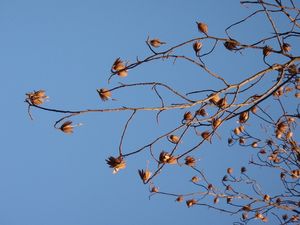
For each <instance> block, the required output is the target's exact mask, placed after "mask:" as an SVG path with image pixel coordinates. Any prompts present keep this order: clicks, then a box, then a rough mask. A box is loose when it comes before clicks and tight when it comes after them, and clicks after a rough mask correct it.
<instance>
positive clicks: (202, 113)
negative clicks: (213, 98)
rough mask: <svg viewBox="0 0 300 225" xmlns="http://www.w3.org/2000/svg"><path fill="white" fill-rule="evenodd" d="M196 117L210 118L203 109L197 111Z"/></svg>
mask: <svg viewBox="0 0 300 225" xmlns="http://www.w3.org/2000/svg"><path fill="white" fill-rule="evenodd" d="M196 115H200V116H208V114H207V112H206V111H205V109H204V108H201V109H199V110H197V111H196Z"/></svg>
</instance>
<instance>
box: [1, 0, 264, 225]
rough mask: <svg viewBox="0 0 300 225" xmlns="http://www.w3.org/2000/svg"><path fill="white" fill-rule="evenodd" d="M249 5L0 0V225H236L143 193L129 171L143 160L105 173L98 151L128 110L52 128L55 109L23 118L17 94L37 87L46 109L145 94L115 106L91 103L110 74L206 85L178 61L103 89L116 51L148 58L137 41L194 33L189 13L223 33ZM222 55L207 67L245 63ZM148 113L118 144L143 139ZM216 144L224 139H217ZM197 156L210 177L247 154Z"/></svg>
mask: <svg viewBox="0 0 300 225" xmlns="http://www.w3.org/2000/svg"><path fill="white" fill-rule="evenodd" d="M248 12H249V11H248V10H247V9H246V8H245V7H241V6H240V5H239V1H237V0H235V1H218V0H207V1H196V0H191V1H180V0H165V1H159V0H153V1H140V0H129V1H120V0H117V1H96V0H86V1H79V0H43V1H40V0H27V1H21V0H0V74H1V75H0V76H1V89H0V94H1V96H2V106H1V112H0V115H1V117H0V118H1V124H2V129H1V131H0V134H1V145H0V225H99V224H110V225H118V224H123V225H139V224H143V225H150V224H173V225H183V224H186V225H189V224H200V223H201V224H208V223H209V224H220V225H221V224H230V223H231V222H232V221H235V220H234V218H233V217H229V216H228V215H224V214H222V213H219V212H214V211H212V210H208V209H206V208H201V207H194V208H190V209H188V208H187V207H186V206H185V204H183V203H182V204H181V205H180V204H178V203H175V202H174V200H173V199H172V198H167V197H164V196H154V197H153V198H152V199H151V200H150V201H149V199H148V187H147V186H143V184H142V182H141V181H140V180H139V177H138V175H137V168H142V167H145V165H146V160H145V158H143V157H142V156H141V157H137V158H136V159H132V160H129V161H128V168H127V169H126V170H124V171H121V172H120V173H119V174H117V175H112V173H111V172H112V171H111V169H109V168H108V167H107V165H106V164H105V158H107V157H108V156H110V155H117V151H118V149H117V148H118V142H119V137H120V133H121V129H122V127H123V124H124V122H125V121H126V119H127V117H128V113H121V114H117V113H112V114H90V115H86V116H82V117H78V118H75V122H76V123H78V122H81V123H83V124H84V126H82V127H80V128H79V129H76V130H75V133H74V134H73V135H71V136H70V135H65V134H63V133H62V132H59V131H57V130H55V129H54V128H53V123H54V122H55V121H56V120H57V119H59V115H57V114H56V115H55V114H52V113H46V112H43V111H37V110H33V111H32V114H33V117H34V120H33V121H31V120H30V118H29V117H28V114H27V107H26V104H25V103H23V101H24V98H25V93H26V92H29V91H32V90H38V89H45V90H46V91H47V94H48V95H49V96H50V99H49V102H47V103H46V104H45V106H49V107H54V108H65V109H81V108H82V109H85V108H101V107H111V106H113V104H116V105H118V104H119V105H122V104H125V102H126V99H127V98H128V101H130V102H131V101H132V102H141V101H142V102H144V101H147V100H149V101H150V102H151V99H153V98H155V97H153V96H151V95H149V96H148V95H141V94H137V95H133V96H130V95H128V94H127V93H126V92H119V93H118V95H117V96H116V98H117V99H120V103H118V102H117V103H116V102H113V103H111V102H105V103H103V102H101V101H100V100H99V98H98V95H97V93H96V89H97V88H101V87H104V86H105V87H112V86H114V85H117V82H119V81H121V82H127V83H132V82H138V81H154V80H160V81H162V82H169V81H170V83H171V84H172V85H174V86H175V87H181V88H182V89H181V91H182V92H188V91H190V90H193V89H197V88H198V87H199V88H203V87H207V84H210V83H209V82H210V81H209V79H207V78H206V77H205V76H206V75H205V74H204V73H203V72H202V71H201V72H199V70H198V68H194V67H193V66H190V65H188V64H187V63H181V62H178V63H177V64H175V65H172V63H166V64H162V63H154V64H153V66H152V67H151V66H150V65H144V66H141V67H140V68H137V69H136V70H135V71H133V72H130V75H129V76H128V78H126V79H124V80H119V79H113V81H112V84H110V85H108V84H107V82H106V81H107V78H108V76H109V75H110V67H111V64H112V62H113V61H114V60H115V58H117V57H122V58H123V59H126V60H129V61H130V60H131V61H133V60H134V59H135V57H136V56H141V57H143V56H146V55H147V54H149V52H148V49H147V47H146V45H145V43H144V42H145V40H146V38H147V36H148V35H150V36H151V37H158V38H160V39H161V40H164V41H166V42H167V43H170V44H171V43H174V44H176V43H180V42H181V41H184V40H186V39H190V38H194V37H197V36H200V35H201V34H199V32H198V31H197V29H196V24H195V21H204V22H206V23H207V24H208V25H209V30H210V33H212V34H213V35H216V36H218V35H219V36H224V37H225V33H224V29H225V28H226V27H227V26H228V25H230V24H231V23H233V22H235V21H237V20H238V19H240V18H242V16H245V15H246V14H247V13H248ZM256 25H257V27H256V28H255V29H256V31H257V32H259V31H260V30H263V29H264V27H263V23H260V22H258V23H256ZM243 29H244V28H241V30H242V31H243V32H242V33H236V35H237V37H239V38H244V40H248V39H250V38H251V37H252V35H254V34H253V32H252V31H251V30H247V29H245V30H243ZM233 33H234V32H233ZM222 54H226V55H222ZM222 54H221V55H215V56H214V57H209V58H208V59H207V60H208V61H209V62H216V64H217V68H216V70H217V72H224V74H226V76H227V78H228V79H229V80H235V79H236V78H238V77H236V76H240V75H238V74H237V73H234V71H235V70H236V69H239V70H240V71H243V72H244V71H245V72H247V69H249V68H247V67H246V66H245V65H246V64H242V63H241V64H239V65H236V68H233V67H228V66H227V67H226V65H228V63H227V61H226V60H227V59H229V58H228V57H230V56H229V55H230V54H231V53H229V52H227V53H224V52H223V53H222ZM253 62H254V63H255V62H256V61H255V57H253ZM260 66H262V65H258V69H259V68H260ZM199 73H200V74H202V76H203V77H202V78H201V77H200V76H199V75H198V74H199ZM194 76H196V77H197V80H196V79H195V80H194V78H193V77H194ZM189 79H191V80H189ZM171 80H172V82H171ZM182 84H184V85H182ZM155 102H157V101H156V100H155ZM132 104H134V103H132ZM149 118H150V119H149V120H148V119H146V117H143V115H142V114H141V115H138V117H137V120H136V121H137V122H135V123H134V124H133V127H134V125H135V126H136V128H135V129H133V127H132V130H131V131H130V132H131V133H130V134H131V136H130V138H129V139H128V140H127V141H126V143H125V146H126V148H128V149H131V148H134V147H138V146H141V145H142V143H145V141H144V140H146V141H147V140H151V137H152V136H151V132H152V129H154V128H153V127H151V125H152V124H153V123H154V121H155V120H154V116H153V115H150V116H149ZM175 118H176V119H177V117H176V116H175V117H174V119H175ZM167 125H169V124H167ZM162 129H163V128H162ZM225 132H229V130H225ZM227 134H228V133H227ZM224 135H225V134H224ZM222 141H223V143H224V142H226V138H225V136H224V138H223V139H222ZM217 143H219V144H220V143H221V141H217ZM219 146H221V145H219ZM198 156H199V157H200V158H201V161H200V162H201V163H202V166H201V169H204V170H209V171H211V172H212V180H214V179H220V178H221V177H222V176H223V174H224V172H225V170H226V168H227V167H228V166H233V167H234V168H236V169H238V168H239V167H240V166H241V165H243V164H246V163H247V160H248V159H249V158H248V157H247V156H244V153H241V152H239V151H233V150H229V149H228V148H227V147H226V146H224V147H222V148H220V147H218V148H217V146H210V145H209V144H207V145H206V149H203V155H202V154H199V155H198ZM139 160H140V161H139ZM143 165H144V166H143ZM256 172H258V171H256ZM166 173H167V176H168V174H171V173H172V170H167V171H166ZM179 174H181V172H179ZM192 175H193V174H189V175H188V176H186V179H188V177H191V176H192ZM182 176H185V174H184V173H182ZM164 178H165V179H166V176H165V177H164ZM185 185H190V184H189V183H188V182H185V183H179V184H178V183H177V178H176V177H174V176H171V175H170V178H169V181H168V182H167V183H164V182H162V184H161V185H160V188H161V189H162V190H164V188H165V189H167V187H171V189H172V190H175V188H173V187H174V186H175V187H177V186H178V187H179V189H183V188H185ZM267 186H268V185H267Z"/></svg>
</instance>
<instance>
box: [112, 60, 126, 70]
mask: <svg viewBox="0 0 300 225" xmlns="http://www.w3.org/2000/svg"><path fill="white" fill-rule="evenodd" d="M123 69H125V64H124V63H123V61H122V60H121V59H120V58H117V59H116V60H115V62H114V63H113V65H112V70H114V71H119V70H123Z"/></svg>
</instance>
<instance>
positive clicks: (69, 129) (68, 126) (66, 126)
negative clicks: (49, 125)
mask: <svg viewBox="0 0 300 225" xmlns="http://www.w3.org/2000/svg"><path fill="white" fill-rule="evenodd" d="M72 123H73V122H72V121H66V122H64V123H63V124H62V125H61V126H60V128H59V129H60V130H61V131H62V132H64V133H66V134H72V133H73V128H74V127H73V126H72Z"/></svg>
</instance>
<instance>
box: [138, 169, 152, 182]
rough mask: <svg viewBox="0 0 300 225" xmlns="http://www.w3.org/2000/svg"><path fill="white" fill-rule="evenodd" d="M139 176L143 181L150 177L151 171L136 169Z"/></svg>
mask: <svg viewBox="0 0 300 225" xmlns="http://www.w3.org/2000/svg"><path fill="white" fill-rule="evenodd" d="M138 172H139V175H140V178H141V179H142V181H143V182H144V183H145V182H146V181H147V180H148V179H149V178H150V177H151V172H150V171H149V170H148V169H146V170H145V171H144V170H138Z"/></svg>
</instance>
